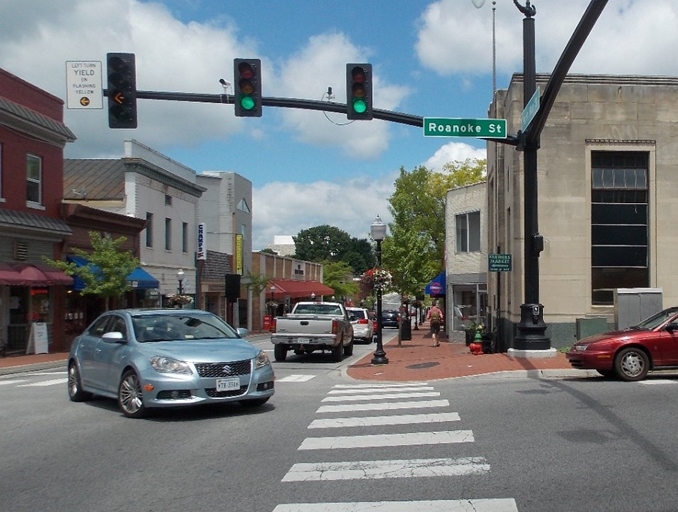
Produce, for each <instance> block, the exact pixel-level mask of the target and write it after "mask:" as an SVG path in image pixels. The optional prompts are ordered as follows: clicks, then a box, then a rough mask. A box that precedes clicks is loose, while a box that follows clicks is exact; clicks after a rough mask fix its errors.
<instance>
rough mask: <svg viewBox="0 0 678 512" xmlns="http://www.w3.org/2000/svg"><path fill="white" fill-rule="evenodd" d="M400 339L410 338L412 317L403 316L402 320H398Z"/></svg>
mask: <svg viewBox="0 0 678 512" xmlns="http://www.w3.org/2000/svg"><path fill="white" fill-rule="evenodd" d="M400 339H401V340H403V341H409V340H411V339H412V319H411V317H409V316H405V317H403V320H402V322H400Z"/></svg>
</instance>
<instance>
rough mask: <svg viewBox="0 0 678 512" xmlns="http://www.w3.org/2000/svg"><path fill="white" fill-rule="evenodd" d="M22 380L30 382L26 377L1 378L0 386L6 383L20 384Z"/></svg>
mask: <svg viewBox="0 0 678 512" xmlns="http://www.w3.org/2000/svg"><path fill="white" fill-rule="evenodd" d="M21 382H28V380H26V379H15V380H0V386H4V385H6V384H20V383H21Z"/></svg>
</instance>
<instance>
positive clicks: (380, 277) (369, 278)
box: [360, 268, 393, 291]
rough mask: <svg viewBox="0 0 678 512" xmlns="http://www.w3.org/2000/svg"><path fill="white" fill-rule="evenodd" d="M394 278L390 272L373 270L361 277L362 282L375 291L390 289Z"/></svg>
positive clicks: (380, 269)
mask: <svg viewBox="0 0 678 512" xmlns="http://www.w3.org/2000/svg"><path fill="white" fill-rule="evenodd" d="M392 280H393V277H392V276H391V273H390V272H389V271H388V270H384V269H383V268H371V269H369V270H368V271H366V272H365V273H364V274H362V275H361V276H360V281H361V282H362V283H364V284H366V285H367V286H369V287H371V288H372V289H374V290H382V291H383V290H386V289H387V288H390V286H391V282H392Z"/></svg>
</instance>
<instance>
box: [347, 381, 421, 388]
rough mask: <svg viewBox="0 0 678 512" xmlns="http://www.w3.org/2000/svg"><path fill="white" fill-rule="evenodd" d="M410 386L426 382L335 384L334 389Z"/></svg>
mask: <svg viewBox="0 0 678 512" xmlns="http://www.w3.org/2000/svg"><path fill="white" fill-rule="evenodd" d="M410 386H428V382H408V383H407V384H336V385H335V386H334V389H367V388H409V387H410Z"/></svg>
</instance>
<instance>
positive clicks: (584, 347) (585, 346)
mask: <svg viewBox="0 0 678 512" xmlns="http://www.w3.org/2000/svg"><path fill="white" fill-rule="evenodd" d="M587 348H589V346H588V345H575V346H574V349H575V350H577V351H579V352H583V351H584V350H586V349H587Z"/></svg>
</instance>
